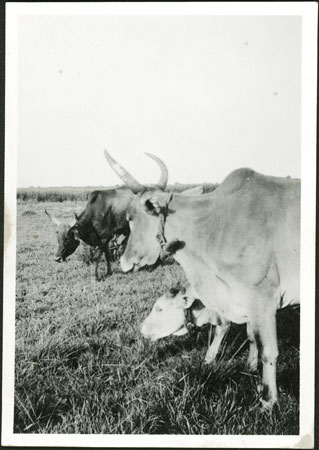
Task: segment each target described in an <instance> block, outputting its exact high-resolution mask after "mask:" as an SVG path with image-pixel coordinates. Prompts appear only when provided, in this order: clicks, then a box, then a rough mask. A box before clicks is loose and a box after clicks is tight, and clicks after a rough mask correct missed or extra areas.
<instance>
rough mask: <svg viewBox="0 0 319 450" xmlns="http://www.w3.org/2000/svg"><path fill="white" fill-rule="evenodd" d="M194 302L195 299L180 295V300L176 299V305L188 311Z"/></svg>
mask: <svg viewBox="0 0 319 450" xmlns="http://www.w3.org/2000/svg"><path fill="white" fill-rule="evenodd" d="M194 301H195V297H193V296H189V295H181V298H180V299H178V305H179V306H180V307H181V308H183V309H188V308H190V307H191V306H192V304H193V303H194Z"/></svg>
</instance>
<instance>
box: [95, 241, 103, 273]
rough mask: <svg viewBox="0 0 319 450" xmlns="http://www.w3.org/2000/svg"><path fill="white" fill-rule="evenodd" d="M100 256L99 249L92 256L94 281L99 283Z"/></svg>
mask: <svg viewBox="0 0 319 450" xmlns="http://www.w3.org/2000/svg"><path fill="white" fill-rule="evenodd" d="M102 254H103V250H101V249H100V248H99V249H98V250H97V251H96V253H95V255H94V262H95V268H94V274H95V279H96V280H97V281H99V280H100V279H101V277H100V274H99V263H100V261H101V258H102Z"/></svg>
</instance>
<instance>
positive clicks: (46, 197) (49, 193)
mask: <svg viewBox="0 0 319 450" xmlns="http://www.w3.org/2000/svg"><path fill="white" fill-rule="evenodd" d="M196 186H199V184H173V185H168V186H167V191H169V192H182V191H185V190H186V189H191V188H193V187H196ZM216 186H217V184H213V183H204V184H203V187H204V192H205V193H208V192H211V191H213V190H214V189H215V188H216ZM114 188H116V189H121V188H123V186H114ZM107 189H113V188H105V187H102V186H98V187H94V186H92V187H70V188H68V187H57V188H44V187H39V188H36V187H30V188H18V190H17V200H19V201H22V202H64V201H85V200H87V198H88V195H89V193H90V192H92V191H94V190H107Z"/></svg>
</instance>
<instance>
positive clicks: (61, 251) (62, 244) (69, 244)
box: [45, 210, 80, 262]
mask: <svg viewBox="0 0 319 450" xmlns="http://www.w3.org/2000/svg"><path fill="white" fill-rule="evenodd" d="M45 213H46V214H47V215H48V217H49V218H50V220H51V222H52V223H53V224H54V225H55V227H56V236H57V240H58V248H57V251H56V253H55V261H56V262H61V261H65V260H66V258H67V257H68V256H70V255H72V253H74V252H75V250H76V249H77V248H78V245H79V244H80V241H79V240H78V239H77V238H76V236H75V232H74V225H75V223H76V219H75V220H73V221H72V223H70V224H65V223H62V222H61V221H60V220H59V219H58V218H56V217H55V216H53V215H52V214H49V213H48V212H47V210H45Z"/></svg>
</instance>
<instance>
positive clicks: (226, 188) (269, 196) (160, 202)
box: [105, 151, 300, 408]
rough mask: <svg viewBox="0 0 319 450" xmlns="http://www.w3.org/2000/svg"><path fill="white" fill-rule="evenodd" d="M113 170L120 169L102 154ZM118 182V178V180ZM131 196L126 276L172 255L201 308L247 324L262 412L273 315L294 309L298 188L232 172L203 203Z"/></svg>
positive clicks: (270, 393)
mask: <svg viewBox="0 0 319 450" xmlns="http://www.w3.org/2000/svg"><path fill="white" fill-rule="evenodd" d="M105 156H106V159H107V160H108V162H109V163H110V164H111V166H112V167H113V169H114V170H115V171H116V172H117V173H118V175H120V176H121V171H122V170H124V169H122V168H121V170H118V169H119V167H121V166H119V164H118V163H117V162H115V161H114V159H113V158H112V157H111V156H110V155H109V154H108V153H107V152H106V151H105ZM122 179H123V178H122ZM129 186H130V187H131V189H132V191H133V192H134V193H135V194H137V195H135V197H134V201H132V203H131V205H130V207H129V210H128V219H129V226H130V230H131V231H130V236H129V239H128V243H127V246H126V250H125V252H124V254H123V255H122V257H121V267H122V270H123V271H124V272H128V271H130V270H132V269H134V270H138V269H140V268H142V267H144V266H147V265H148V266H151V265H153V264H154V263H155V262H156V261H157V259H158V258H159V255H160V254H161V251H162V247H163V248H164V249H166V250H167V249H168V248H169V251H170V252H171V253H173V254H174V257H175V259H176V260H177V261H178V262H179V263H180V264H181V266H182V267H183V269H184V270H185V273H186V276H187V278H188V281H189V283H190V284H191V285H192V286H193V287H194V288H195V289H196V292H197V293H198V295H199V298H200V299H201V301H202V302H203V304H204V305H205V306H206V307H207V308H208V309H211V310H213V311H216V312H217V313H218V314H220V316H222V317H225V318H226V319H227V320H229V321H232V322H235V323H247V322H249V323H250V325H251V328H252V330H253V332H254V334H255V336H256V339H257V341H258V342H259V351H260V356H261V360H262V365H263V374H262V383H263V389H262V404H263V406H264V407H265V408H271V407H272V406H273V404H274V403H275V402H276V401H277V383H276V361H277V356H278V345H277V335H276V311H277V309H278V307H283V306H286V305H288V304H296V303H299V284H300V283H299V282H300V274H299V265H300V180H297V179H287V178H279V177H273V176H266V175H262V174H260V173H257V172H255V171H253V170H251V169H247V168H244V169H238V170H235V171H234V172H232V173H231V174H230V175H228V176H227V177H226V179H225V180H224V181H223V182H222V183H221V184H220V185H219V186H218V187H217V189H216V190H215V191H213V192H212V193H210V194H207V195H204V196H197V195H194V196H187V195H184V196H183V195H179V194H175V193H165V192H160V191H153V192H150V191H148V190H147V189H145V187H143V186H142V185H139V186H136V184H135V185H133V184H132V185H130V184H129Z"/></svg>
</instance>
